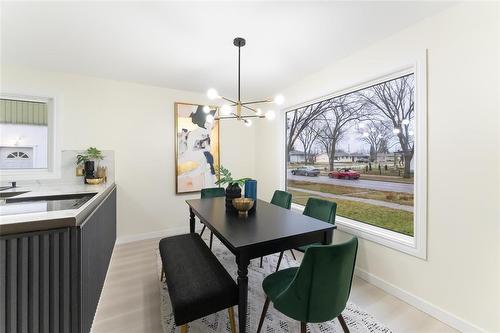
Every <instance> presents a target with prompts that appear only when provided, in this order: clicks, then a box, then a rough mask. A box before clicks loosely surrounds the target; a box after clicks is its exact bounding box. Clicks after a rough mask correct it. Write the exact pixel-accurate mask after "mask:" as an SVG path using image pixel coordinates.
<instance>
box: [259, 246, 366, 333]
mask: <svg viewBox="0 0 500 333" xmlns="http://www.w3.org/2000/svg"><path fill="white" fill-rule="evenodd" d="M357 250H358V239H357V238H356V237H353V238H352V239H350V240H349V241H347V242H345V243H341V244H334V245H311V246H309V247H308V248H307V250H306V253H305V255H304V259H303V260H302V263H301V265H300V267H293V268H287V269H283V270H281V271H278V272H275V273H272V274H271V275H269V276H267V277H266V278H265V279H264V281H263V282H262V288H263V289H264V292H265V293H266V300H265V302H264V307H263V309H262V315H261V316H260V321H259V326H258V329H257V333H259V332H260V330H261V329H262V324H263V323H264V319H265V316H266V312H267V309H268V307H269V303H270V302H273V305H274V308H275V309H276V310H278V311H280V312H281V313H283V314H284V315H286V316H288V317H290V318H293V319H295V320H298V321H300V323H301V325H300V326H301V333H305V332H306V330H307V323H322V322H325V321H329V320H332V319H334V318H335V317H337V318H338V320H339V322H340V325H341V326H342V329H343V330H344V332H346V333H348V332H349V328H348V327H347V324H346V322H345V320H344V317H342V311H343V310H344V309H345V307H346V304H347V300H348V298H349V293H350V292H351V285H352V277H353V273H354V265H355V262H356V253H357Z"/></svg>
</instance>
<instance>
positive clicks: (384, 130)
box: [358, 120, 392, 162]
mask: <svg viewBox="0 0 500 333" xmlns="http://www.w3.org/2000/svg"><path fill="white" fill-rule="evenodd" d="M358 131H359V132H360V135H361V138H360V139H361V141H363V142H366V143H368V144H369V145H370V162H375V160H376V159H377V154H378V153H386V152H388V140H389V138H390V137H391V136H392V133H391V131H390V130H389V129H388V126H387V124H384V122H382V121H379V120H372V121H370V122H369V123H368V124H366V123H360V124H359V125H358Z"/></svg>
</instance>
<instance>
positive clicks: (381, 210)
mask: <svg viewBox="0 0 500 333" xmlns="http://www.w3.org/2000/svg"><path fill="white" fill-rule="evenodd" d="M289 192H290V193H291V194H292V196H293V202H294V203H296V204H299V205H305V204H306V202H307V199H308V198H309V197H315V198H320V199H325V200H329V201H334V202H336V203H337V215H339V216H343V217H347V218H350V219H353V220H356V221H360V222H365V223H368V224H371V225H375V226H377V227H381V228H384V229H389V230H392V231H395V232H399V233H401V234H405V235H408V236H413V213H411V212H407V211H404V210H399V209H392V208H387V207H380V206H375V205H370V204H366V203H362V202H356V201H349V200H339V199H330V198H325V197H320V196H314V195H310V194H309V193H305V192H300V191H292V190H289Z"/></svg>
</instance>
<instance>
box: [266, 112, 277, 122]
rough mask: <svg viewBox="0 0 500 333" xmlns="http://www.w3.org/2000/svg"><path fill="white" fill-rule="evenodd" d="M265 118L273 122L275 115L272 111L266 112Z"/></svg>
mask: <svg viewBox="0 0 500 333" xmlns="http://www.w3.org/2000/svg"><path fill="white" fill-rule="evenodd" d="M266 118H267V119H269V120H273V119H274V118H276V113H274V111H272V110H271V111H267V112H266Z"/></svg>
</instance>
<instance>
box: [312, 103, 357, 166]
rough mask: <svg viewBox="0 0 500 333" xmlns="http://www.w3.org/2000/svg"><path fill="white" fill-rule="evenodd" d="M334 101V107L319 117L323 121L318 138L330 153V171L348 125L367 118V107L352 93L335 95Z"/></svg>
mask: <svg viewBox="0 0 500 333" xmlns="http://www.w3.org/2000/svg"><path fill="white" fill-rule="evenodd" d="M333 102H334V103H333V104H332V107H331V108H330V109H329V110H327V111H325V112H323V113H322V114H321V116H320V117H319V118H318V119H317V121H320V122H322V125H321V126H320V128H321V129H320V130H319V132H318V133H319V134H318V140H319V141H320V142H321V143H322V145H323V148H324V149H325V151H326V153H327V155H328V164H329V168H330V171H333V170H334V163H335V152H336V147H337V144H338V143H339V142H340V140H341V139H342V137H343V135H344V134H345V131H346V130H347V127H348V126H347V125H349V124H350V123H351V122H352V121H354V120H358V121H359V120H364V119H366V112H365V111H366V108H365V107H364V105H363V104H361V103H359V102H358V100H356V99H353V98H352V95H343V96H339V97H335V98H333Z"/></svg>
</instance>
